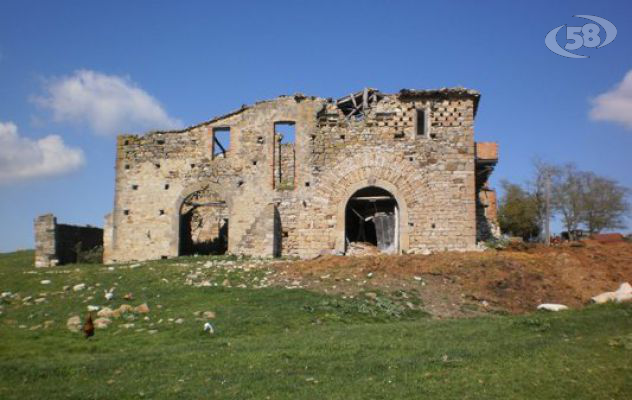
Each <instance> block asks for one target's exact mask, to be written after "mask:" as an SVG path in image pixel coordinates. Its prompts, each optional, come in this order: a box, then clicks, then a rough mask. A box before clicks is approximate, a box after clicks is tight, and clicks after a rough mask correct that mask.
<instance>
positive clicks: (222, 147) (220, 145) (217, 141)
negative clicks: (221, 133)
mask: <svg viewBox="0 0 632 400" xmlns="http://www.w3.org/2000/svg"><path fill="white" fill-rule="evenodd" d="M213 141H214V142H215V144H217V145H218V146H219V148H220V149H222V154H226V149H225V148H224V146H222V144H221V143H220V142H219V140H217V138H216V137H215V135H213Z"/></svg>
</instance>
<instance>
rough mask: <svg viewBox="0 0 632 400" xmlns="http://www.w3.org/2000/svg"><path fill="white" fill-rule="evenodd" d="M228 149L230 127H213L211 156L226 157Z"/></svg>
mask: <svg viewBox="0 0 632 400" xmlns="http://www.w3.org/2000/svg"><path fill="white" fill-rule="evenodd" d="M229 149H230V128H228V127H222V128H213V158H215V157H226V156H227V155H228V154H227V153H228V150H229Z"/></svg>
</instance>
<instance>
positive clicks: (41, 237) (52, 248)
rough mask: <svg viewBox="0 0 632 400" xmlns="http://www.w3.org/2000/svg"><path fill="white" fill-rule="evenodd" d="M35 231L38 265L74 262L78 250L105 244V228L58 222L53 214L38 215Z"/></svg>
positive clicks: (36, 260)
mask: <svg viewBox="0 0 632 400" xmlns="http://www.w3.org/2000/svg"><path fill="white" fill-rule="evenodd" d="M34 231H35V266H36V267H54V266H56V265H59V264H68V263H74V262H77V253H78V252H81V251H88V250H91V249H94V248H95V247H99V246H103V229H101V228H95V227H92V226H75V225H66V224H58V223H57V219H56V218H55V216H54V215H53V214H45V215H41V216H39V217H37V218H36V219H35V222H34Z"/></svg>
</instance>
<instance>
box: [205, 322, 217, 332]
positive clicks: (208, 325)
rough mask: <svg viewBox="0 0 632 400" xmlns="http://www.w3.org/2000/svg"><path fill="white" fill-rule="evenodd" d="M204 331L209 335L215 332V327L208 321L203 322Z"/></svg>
mask: <svg viewBox="0 0 632 400" xmlns="http://www.w3.org/2000/svg"><path fill="white" fill-rule="evenodd" d="M204 332H208V333H210V334H211V335H212V334H213V333H215V329H213V325H212V324H211V323H210V322H207V323H205V324H204Z"/></svg>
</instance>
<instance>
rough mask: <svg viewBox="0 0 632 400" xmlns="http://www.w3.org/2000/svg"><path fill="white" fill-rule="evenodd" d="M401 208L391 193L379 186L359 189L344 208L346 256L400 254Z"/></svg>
mask: <svg viewBox="0 0 632 400" xmlns="http://www.w3.org/2000/svg"><path fill="white" fill-rule="evenodd" d="M398 251H399V208H398V204H397V200H395V197H394V196H393V194H392V193H391V192H389V191H388V190H385V189H382V188H380V187H377V186H368V187H364V188H362V189H359V190H357V191H356V192H355V193H353V195H352V196H351V197H350V198H349V200H348V201H347V205H346V208H345V253H347V254H371V253H378V252H381V253H397V252H398Z"/></svg>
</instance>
